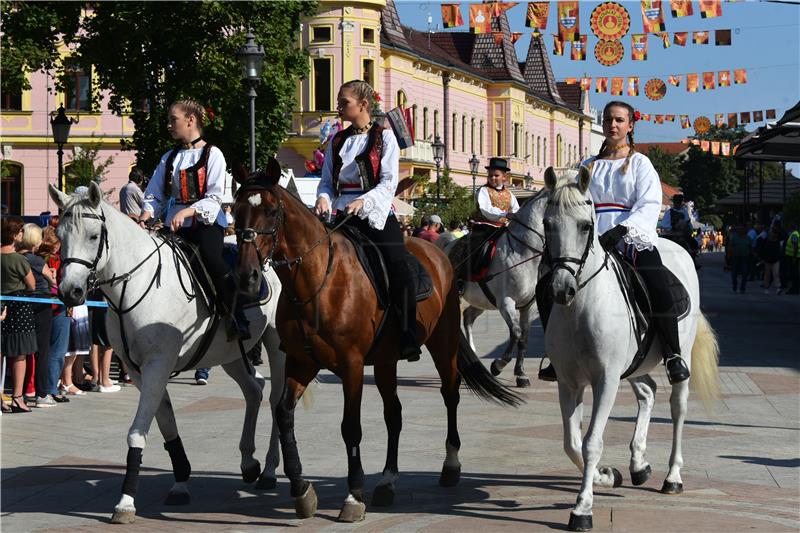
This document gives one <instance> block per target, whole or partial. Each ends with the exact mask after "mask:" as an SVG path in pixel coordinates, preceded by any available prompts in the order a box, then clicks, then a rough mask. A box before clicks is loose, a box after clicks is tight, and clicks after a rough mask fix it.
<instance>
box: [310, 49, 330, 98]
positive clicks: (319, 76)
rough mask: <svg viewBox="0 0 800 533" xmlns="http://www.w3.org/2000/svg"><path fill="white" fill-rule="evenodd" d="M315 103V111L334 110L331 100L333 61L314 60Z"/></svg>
mask: <svg viewBox="0 0 800 533" xmlns="http://www.w3.org/2000/svg"><path fill="white" fill-rule="evenodd" d="M313 82H314V92H313V94H314V101H313V102H312V103H311V107H312V110H313V111H331V110H333V106H332V98H331V60H330V58H327V57H324V58H318V59H315V60H314V72H313Z"/></svg>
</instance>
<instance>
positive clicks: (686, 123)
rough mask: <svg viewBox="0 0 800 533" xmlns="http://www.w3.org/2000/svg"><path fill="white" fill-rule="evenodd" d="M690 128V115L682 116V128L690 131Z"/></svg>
mask: <svg viewBox="0 0 800 533" xmlns="http://www.w3.org/2000/svg"><path fill="white" fill-rule="evenodd" d="M690 127H691V122H690V121H689V115H681V128H682V129H684V130H688V129H689V128H690Z"/></svg>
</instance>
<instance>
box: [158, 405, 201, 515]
mask: <svg viewBox="0 0 800 533" xmlns="http://www.w3.org/2000/svg"><path fill="white" fill-rule="evenodd" d="M156 423H158V429H159V430H160V431H161V435H162V436H163V437H164V449H165V450H167V453H168V454H169V459H170V461H171V462H172V475H173V476H175V483H174V484H173V485H172V488H171V489H170V490H169V494H167V498H166V499H165V500H164V504H165V505H188V504H189V503H191V501H192V496H191V494H190V493H189V485H188V483H187V482H188V481H189V476H190V475H191V473H192V466H191V465H190V464H189V459H188V458H187V457H186V450H184V449H183V442H182V441H181V437H180V435H178V425H177V423H176V422H175V411H174V410H173V409H172V402H171V401H170V399H169V392H168V391H166V390H165V391H164V395H163V396H162V397H161V404H160V405H159V406H158V411H156Z"/></svg>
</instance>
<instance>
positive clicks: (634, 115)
mask: <svg viewBox="0 0 800 533" xmlns="http://www.w3.org/2000/svg"><path fill="white" fill-rule="evenodd" d="M641 118H642V114H641V113H639V112H638V111H634V112H633V120H634V122H636V121H638V120H639V119H641Z"/></svg>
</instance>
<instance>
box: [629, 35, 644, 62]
mask: <svg viewBox="0 0 800 533" xmlns="http://www.w3.org/2000/svg"><path fill="white" fill-rule="evenodd" d="M631 59H633V60H634V61H646V60H647V34H646V33H634V34H633V35H631Z"/></svg>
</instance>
